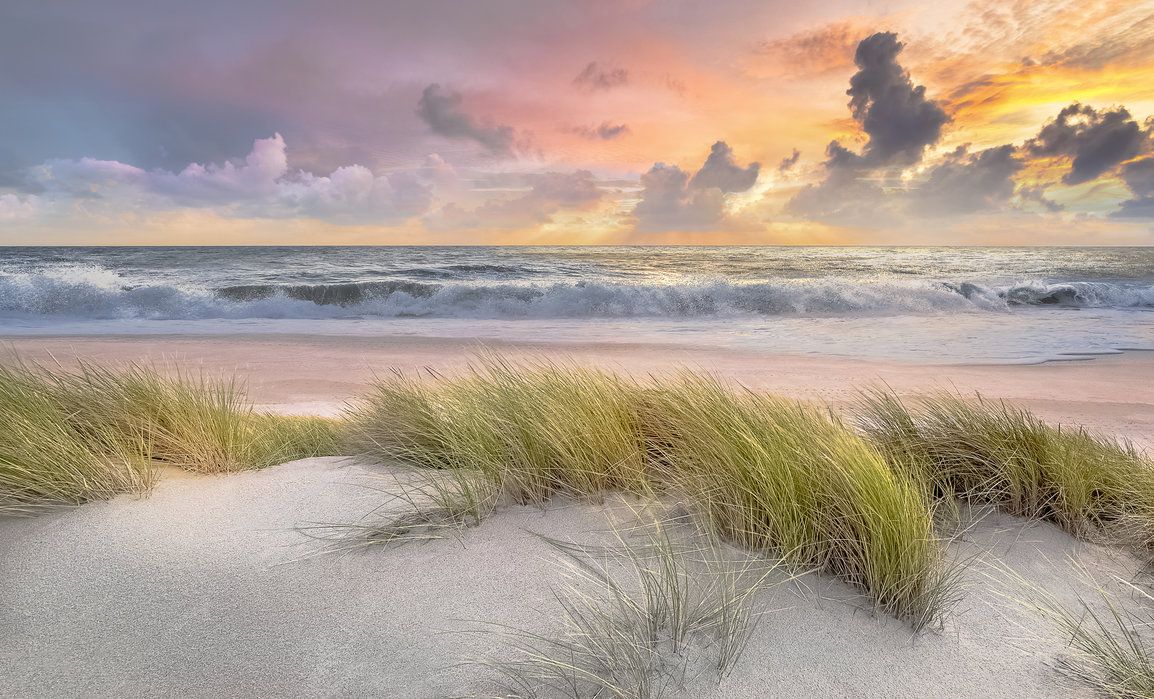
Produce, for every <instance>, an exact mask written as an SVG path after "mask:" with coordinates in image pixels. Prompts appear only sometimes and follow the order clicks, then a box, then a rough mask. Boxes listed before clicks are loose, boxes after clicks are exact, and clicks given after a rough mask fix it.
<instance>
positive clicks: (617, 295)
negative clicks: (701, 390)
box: [0, 247, 1154, 362]
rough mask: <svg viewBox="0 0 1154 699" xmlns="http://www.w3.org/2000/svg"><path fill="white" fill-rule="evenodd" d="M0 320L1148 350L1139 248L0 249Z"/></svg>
mask: <svg viewBox="0 0 1154 699" xmlns="http://www.w3.org/2000/svg"><path fill="white" fill-rule="evenodd" d="M0 332H2V333H4V334H9V335H16V334H20V335H27V334H53V333H68V334H119V333H196V334H200V333H242V332H244V333H253V332H274V333H275V332H291V333H313V334H358V335H398V334H400V335H423V336H447V337H475V338H479V339H507V340H522V341H557V342H568V341H597V342H602V341H603V342H635V343H654V342H660V343H685V344H693V345H707V346H716V347H728V348H740V349H747V350H748V349H754V350H762V351H765V352H771V353H790V354H811V355H825V356H845V357H860V358H887V359H900V360H912V361H928V362H1032V361H1044V360H1048V359H1059V358H1070V357H1074V356H1081V355H1087V354H1099V353H1111V352H1117V351H1119V350H1124V349H1154V248H874V247H868V248H844V247H837V248H832V247H812V248H805V247H801V248H798V247H748V248H747V247H718V248H699V247H616V248H614V247H593V248H590V247H552V248H541V247H534V248H526V247H521V248H482V247H455V248H427V247H320V248H317V247H278V248H267V247H205V248H146V247H138V248H36V247H10V248H0Z"/></svg>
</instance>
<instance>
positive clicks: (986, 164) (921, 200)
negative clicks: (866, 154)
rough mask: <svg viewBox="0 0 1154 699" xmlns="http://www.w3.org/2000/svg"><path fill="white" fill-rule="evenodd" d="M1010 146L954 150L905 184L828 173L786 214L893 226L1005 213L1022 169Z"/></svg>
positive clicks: (841, 172)
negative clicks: (915, 219)
mask: <svg viewBox="0 0 1154 699" xmlns="http://www.w3.org/2000/svg"><path fill="white" fill-rule="evenodd" d="M1023 166H1024V165H1023V163H1022V162H1021V160H1020V158H1019V157H1018V151H1017V149H1016V148H1014V146H1012V145H1004V146H997V147H995V148H988V149H986V150H982V151H978V152H976V153H970V152H968V151H967V150H966V149H965V148H964V147H961V148H958V149H957V150H955V151H954V152H953V153H951V154H950V155H948V156H946V158H945V159H943V160H942V161H941V162H939V163H937V164H935V165H933V166H931V167H929V168H927V169H926V170H925V171H924V172H922V173H921V174H920V176H918V177H917V178H916V179H915V180H914V181H913V182H912V183H910V184H909V185H903V184H902V183H900V182H896V181H895V182H891V183H888V185H886V186H883V184H882V183H880V182H877V181H874V180H871V179H866V178H862V177H860V176H859V174H858V173H856V172H854V171H852V170H836V169H835V170H832V171H831V172H830V173H829V175H828V176H827V178H826V179H825V181H823V182H822V183H821V184H819V185H816V186H811V187H806V188H805V189H803V190H802V191H801V192H799V193H798V195H797V196H796V197H794V199H793V200H791V201H790V203H789V204H788V205H787V211H789V212H790V213H796V214H799V215H806V216H814V217H817V218H820V219H821V220H825V221H829V222H832V223H841V224H856V225H868V224H871V223H872V224H881V223H897V222H900V221H902V220H905V219H906V218H908V217H910V216H916V217H920V218H934V217H940V216H964V215H970V214H978V213H987V212H992V211H999V210H1002V209H1004V208H1005V207H1006V206H1007V205H1008V204H1009V202H1010V200H1011V199H1012V198H1013V197H1014V195H1015V182H1014V176H1015V175H1016V174H1017V173H1018V172H1020V171H1021V170H1022V168H1023Z"/></svg>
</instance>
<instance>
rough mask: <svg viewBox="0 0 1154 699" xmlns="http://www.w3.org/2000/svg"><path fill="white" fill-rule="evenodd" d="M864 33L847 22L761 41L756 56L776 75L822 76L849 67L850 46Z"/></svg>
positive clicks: (850, 64)
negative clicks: (763, 60) (782, 37)
mask: <svg viewBox="0 0 1154 699" xmlns="http://www.w3.org/2000/svg"><path fill="white" fill-rule="evenodd" d="M865 33H866V32H865V31H863V30H862V29H861V28H859V27H855V26H854V25H852V24H849V23H847V22H838V23H834V24H828V25H826V26H824V27H818V28H816V29H809V30H806V31H803V32H798V33H796V34H793V35H791V36H788V37H785V38H784V39H774V40H772V41H762V42H761V43H760V44H758V46H757V49H756V54H757V56H758V57H760V58H764V59H765V67H766V68H768V69H769V70H771V71H772V72H774V73H777V74H794V75H801V76H804V75H822V74H825V73H832V72H834V71H837V70H842V69H844V68H848V67H850V66H852V65H853V61H852V60H851V57H852V56H853V52H854V47H855V46H857V44H858V42H859V41H861V38H862V36H863V35H864V34H865Z"/></svg>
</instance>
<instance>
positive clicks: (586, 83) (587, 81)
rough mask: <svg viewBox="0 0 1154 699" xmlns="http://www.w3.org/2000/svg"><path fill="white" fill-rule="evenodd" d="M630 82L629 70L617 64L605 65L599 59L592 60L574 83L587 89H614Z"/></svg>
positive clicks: (574, 79)
mask: <svg viewBox="0 0 1154 699" xmlns="http://www.w3.org/2000/svg"><path fill="white" fill-rule="evenodd" d="M628 82H629V71H628V70H626V69H624V68H620V67H617V66H603V65H601V64H600V63H598V62H597V61H590V63H589V64H588V65H587V66H585V68H584V69H583V70H582V71H581V72H580V73H578V74H577V77H575V78H573V84H574V85H577V86H578V87H581V88H583V89H586V90H590V91H595V90H612V89H613V88H615V87H621V86H622V85H625V84H627V83H628Z"/></svg>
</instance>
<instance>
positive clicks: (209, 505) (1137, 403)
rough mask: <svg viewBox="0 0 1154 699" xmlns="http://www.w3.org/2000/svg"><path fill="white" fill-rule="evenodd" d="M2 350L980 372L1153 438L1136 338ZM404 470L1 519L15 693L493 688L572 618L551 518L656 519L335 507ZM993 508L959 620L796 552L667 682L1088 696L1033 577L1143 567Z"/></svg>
mask: <svg viewBox="0 0 1154 699" xmlns="http://www.w3.org/2000/svg"><path fill="white" fill-rule="evenodd" d="M4 346H5V354H4V357H5V360H4V361H5V362H7V363H9V364H10V363H12V362H14V361H16V358H19V359H20V360H23V361H31V362H39V363H51V364H53V365H57V364H58V365H59V367H60V368H63V369H69V368H74V367H76V366H77V363H78V362H87V363H90V364H94V365H98V366H106V367H111V368H114V369H115V368H124V367H126V366H128V365H130V364H143V365H151V366H155V367H157V368H159V369H160V370H161V371H162V372H166V373H168V374H170V375H176V374H182V375H184V376H186V377H187V376H191V375H195V374H197V373H201V372H203V374H204V375H206V376H235V377H237V378H238V379H240V380H241V381H242V382H243V383H244V384H246V385H247V390H248V392H249V395H250V397H251V399H252V400H253V401H254V403H255V404H256V405H257V407H258V408H259V409H262V410H268V411H274V412H279V413H284V414H316V415H339V414H340V413H341V412H342V410H344V409H345V407H346V406H347V405H349V404H350V401H352V402H354V403H355V401H356V399H357V398H358V397H359V396H362V395H364V393H365V391H366V389H367V386H368V384H369V382H371V381H372V380H373V379H374V376H383V375H387V374H388V373H389V372H390V371H391V370H393V369H399V370H402V371H404V372H409V373H413V374H414V375H415V374H417V373H419V372H425V375H426V376H429V375H436V376H440V377H442V378H448V377H453V376H458V375H461V374H462V372H464V371H465V370H466V369H467V367H469V366H470V364H471V363H474V364H475V363H476V362H477V361H479V360H481V359H483V358H484V357H485V356H500V357H503V358H506V359H508V360H510V361H513V362H517V361H535V360H542V359H545V360H550V361H554V362H560V363H572V364H573V365H580V366H594V367H599V368H604V369H609V370H612V371H614V372H618V373H621V374H629V375H632V376H635V377H638V378H641V379H644V378H645V377H648V376H669V375H674V374H676V372H678V371H680V370H683V369H690V370H694V371H698V372H709V373H713V374H716V375H718V376H720V377H722V378H723V379H725V380H726V381H731V382H734V383H735V384H740V385H742V386H746V387H749V388H752V389H756V390H758V391H769V392H774V393H778V394H781V395H784V396H788V397H793V398H801V399H805V400H815V401H825V402H827V403H828V404H829V405H831V406H832V407H833V408H834V409H835V410H838V409H842V408H845V407H847V406H849V405H850V404H851V403H852V402H853V401H855V400H857V399H858V397H859V395H860V394H859V392H860V391H862V390H865V389H868V388H871V387H877V386H889V387H890V388H891V389H893V390H894V391H895V392H896V393H897V394H899V395H901V396H914V395H918V394H923V393H926V392H932V391H940V390H951V391H958V392H961V393H963V394H970V393H972V392H975V391H976V392H980V393H981V394H983V395H985V396H987V397H989V398H993V399H1004V400H1008V401H1011V402H1012V403H1013V404H1015V405H1020V406H1023V407H1027V408H1029V409H1030V410H1032V411H1034V412H1036V413H1037V414H1038V415H1040V416H1042V417H1044V418H1046V419H1047V420H1049V421H1052V422H1059V423H1062V424H1066V425H1084V426H1086V427H1087V428H1089V429H1091V430H1093V431H1095V432H1101V433H1103V434H1108V435H1118V436H1121V437H1124V438H1129V439H1132V440H1134V441H1135V442H1136V443H1138V444H1139V445H1140V446H1145V447H1149V446H1150V444H1151V442H1150V441H1149V440H1150V435H1152V434H1154V387H1152V386H1151V385H1150V383H1149V381H1148V380H1147V377H1148V376H1149V375H1150V371H1151V369H1154V355H1150V354H1147V353H1141V352H1134V353H1125V354H1121V355H1115V356H1108V357H1097V358H1092V359H1089V358H1088V359H1084V360H1080V361H1061V362H1046V363H1039V364H1031V365H1022V364H1017V365H1000V366H999V365H989V364H982V365H977V364H971V365H965V364H952V365H926V364H911V363H908V362H906V363H903V362H892V361H891V362H880V361H863V360H853V359H835V358H829V357H799V356H781V355H770V354H765V353H754V352H740V351H735V350H720V349H717V348H693V347H686V346H684V345H677V346H660V345H645V346H636V345H628V344H622V343H615V344H573V343H568V344H566V343H534V344H529V343H501V342H484V343H481V342H479V341H462V340H455V339H451V338H449V339H438V338H411V337H392V338H390V337H373V338H355V337H353V338H350V337H324V336H302V335H270V334H260V335H249V336H244V335H239V336H221V335H215V336H212V335H207V336H159V335H154V336H120V337H107V336H104V337H91V336H89V337H78V336H60V337H36V338H21V337H9V338H6V339H5V340H4ZM426 370H427V372H426ZM407 474H410V472H409V471H408V470H407V469H398V468H397V467H396V466H395V465H391V464H387V463H386V464H373V463H368V462H365V461H363V460H362V461H359V462H358V461H354V460H350V459H347V458H342V457H325V458H315V459H305V460H300V461H295V462H292V463H287V464H282V465H277V466H273V467H270V468H266V469H264V470H259V471H249V472H244V473H238V474H229V475H210V476H201V475H190V474H187V473H184V472H181V471H176V470H174V469H170V470H167V471H164V472H163V473H162V475H161V478H160V480H159V482H158V483H157V485H156V486H155V488H154V489H153V490H152V492H150V493H148V494H146V495H143V496H134V495H122V496H119V497H116V498H114V499H112V500H110V501H107V502H94V503H89V504H85V505H83V506H81V507H78V508H68V509H64V510H57V511H52V512H47V513H44V514H40V515H39V516H36V517H32V518H0V540H3V541H4V545H3V547H2V550H0V571H2V572H0V575H2V577H3V579H4V584H5V603H4V605H3V606H2V608H0V628H2V629H3V631H2V632H0V633H2V634H3V639H2V640H3V642H2V643H0V647H2V648H3V650H2V651H0V676H2V679H3V683H4V684H3V686H4V687H5V692H4V693H5V694H8V695H11V696H28V695H38V696H69V695H72V696H74V695H78V694H83V695H87V696H126V695H131V696H171V695H176V694H180V695H184V696H244V695H249V696H251V695H253V694H257V695H261V696H364V695H370V694H371V695H378V696H396V697H439V696H459V695H462V694H464V695H470V694H476V693H480V694H481V695H486V692H487V691H491V689H486V688H490V687H491V685H490V684H487V683H488V682H491V681H493V678H494V672H493V670H492V668H491V667H490V666H488V665H484V664H477V663H478V662H480V660H479V659H487V660H485V662H491V660H492V658H494V657H497V658H500V657H502V654H506V655H507V654H510V653H511V651H509V650H508V649H507V648H504V647H503V645H502V643H503V641H502V640H501V635H500V634H496V635H494V634H493V633H491V632H492V631H493V629H506V628H517V629H521V630H525V631H528V632H531V633H534V634H539V635H540V636H541V637H547V636H549V635H550V634H557V633H560V632H561V625H560V624H561V622H560V621H559V619H560V618H561V617H562V616H563V615H562V614H561V611H562V609H561V608H560V607H558V606H557V605H558V604H559V600H560V599H561V598H559V597H558V596H557V594H558V590H561V589H564V585H565V584H566V583H567V580H568V578H567V574H566V572H565V569H564V567H562V566H559V565H558V559H559V556H558V555H557V551H556V550H554V549H553V548H551V546H550V545H549V544H548V543H547V540H546V539H542V538H541V536H544V537H554V538H557V539H563V540H567V541H579V542H595V541H600V540H603V539H604V537H605V536H606V532H607V531H609V530H610V529H611V528H613V527H621V526H624V527H626V528H628V527H630V526H634V525H633V524H629V523H630V522H631V521H633V520H635V519H637V513H636V512H635V511H634V510H633V509H632V507H635V505H633V506H630V505H629V503H630V502H634V503H636V501H631V500H629V499H625V500H622V499H620V498H618V496H615V495H611V496H608V497H605V498H594V499H591V500H581V499H578V500H566V499H555V500H553V501H551V502H550V503H549V504H548V505H546V506H544V507H533V506H511V507H506V508H502V509H500V510H499V511H498V512H496V513H495V514H494V515H492V516H491V517H490V518H488V519H486V520H485V521H484V522H483V523H481V524H480V525H479V526H476V527H469V528H466V529H464V530H462V531H460V532H456V533H453V534H451V535H448V536H445V537H444V538H438V539H437V540H432V541H427V542H417V543H411V544H406V545H404V546H399V547H389V546H369V547H364V546H354V547H353V548H352V549H346V548H345V547H344V546H343V544H342V543H341V540H340V539H339V537H338V538H337V539H336V540H334V539H332V538H331V537H330V536H329V531H330V529H329V528H330V527H331V526H333V525H342V526H343V525H359V524H361V523H365V522H373V521H376V520H378V519H380V518H382V517H386V516H387V514H388V512H389V511H390V508H397V507H403V506H404V503H403V502H400V503H398V502H397V501H395V500H394V501H391V502H390V500H389V499H388V498H387V497H384V496H383V495H382V494H383V493H389V492H396V491H397V488H398V484H400V483H403V481H404V480H405V479H406V478H408V477H409V475H407ZM974 517H975V518H974V519H973V521H971V522H970V523H969V524H968V525H967V526H966V528H965V529H964V534H963V535H962V536H960V537H958V538H957V539H955V540H953V541H952V542H951V543H949V545H948V549H947V555H948V556H949V557H950V558H951V560H964V561H966V566H965V569H964V572H963V574H962V584H961V588H960V589H961V595H962V597H961V601H960V603H958V604H957V605H956V607H954V608H953V610H952V611H951V613H950V614H948V615H947V616H945V617H944V619H943V621H942V622H941V624H940V626H938V627H936V628H934V629H933V630H930V631H928V632H927V631H923V632H915V631H913V630H911V628H910V626H909V625H907V624H905V623H903V622H901V621H900V620H897V619H894V618H889V617H887V616H886V615H885V614H879V613H878V612H876V611H875V610H873V609H871V607H870V604H869V602H868V600H866V599H864V598H863V597H862V595H861V594H860V593H859V592H858V591H856V590H854V589H853V588H852V587H850V586H847V585H846V584H844V583H843V582H840V581H838V580H837V579H835V578H833V577H829V576H826V575H822V574H815V573H808V574H804V575H802V576H801V577H794V575H796V574H794V575H787V574H785V573H784V572H782V573H780V574H776V575H775V576H774V577H773V579H772V580H771V582H770V584H767V585H766V586H765V589H763V590H762V591H761V592H759V593H758V595H757V601H758V610H759V611H758V616H757V619H758V623H757V625H756V626H755V627H754V629H753V630H752V632H751V634H750V636H749V641H748V645H747V646H746V648H745V650H744V653H743V655H742V657H741V659H740V660H739V662H737V663H736V664H735V666H734V667H733V669H732V671H731V673H730V674H728V676H727V677H726V678H725V679H723V680H721V681H720V682H719V681H718V679H717V678H716V677H715V676H714V674H711V673H708V672H703V671H701V669H700V668H697V669H692V668H690V672H689V673H688V675H686V676H684V677H682V678H681V680H680V683H679V684H678V685H677V686H674V687H671V688H670V691H671V693H672V694H671V695H673V696H717V697H722V696H763V695H767V694H770V695H775V696H813V695H815V694H820V695H825V696H893V695H897V694H913V695H918V696H946V695H950V696H1007V697H1008V696H1017V697H1035V696H1036V697H1044V696H1055V695H1063V696H1082V695H1084V691H1085V690H1084V688H1082V687H1080V686H1078V685H1077V684H1076V683H1072V682H1070V681H1069V680H1067V679H1066V678H1064V677H1063V676H1062V675H1060V674H1059V673H1058V672H1056V670H1055V663H1056V662H1057V661H1058V660H1059V659H1060V658H1061V657H1064V655H1065V654H1067V652H1068V651H1067V649H1066V646H1065V642H1066V641H1065V639H1064V638H1063V637H1062V635H1061V634H1060V633H1058V632H1056V630H1055V629H1054V627H1053V626H1052V625H1050V624H1048V623H1047V622H1046V620H1045V619H1043V618H1041V617H1039V616H1038V615H1037V614H1036V613H1034V612H1033V611H1031V609H1030V608H1029V604H1028V602H1027V601H1026V600H1028V599H1029V596H1030V594H1032V593H1031V592H1030V590H1031V589H1034V588H1031V587H1023V586H1022V584H1021V581H1028V582H1029V585H1030V586H1037V589H1042V590H1045V591H1047V593H1049V594H1052V595H1055V596H1056V598H1057V599H1058V600H1060V601H1061V602H1062V603H1064V604H1068V605H1071V606H1073V607H1076V606H1077V605H1078V604H1080V603H1081V602H1080V600H1085V599H1090V600H1093V599H1094V597H1093V596H1094V594H1095V587H1094V585H1095V584H1096V583H1095V582H1094V581H1099V582H1100V581H1101V580H1110V579H1112V576H1117V577H1118V578H1119V579H1130V578H1131V577H1132V576H1133V575H1134V574H1135V573H1136V571H1137V570H1138V569H1140V568H1141V563H1140V562H1139V561H1137V560H1136V559H1134V558H1131V557H1130V556H1128V555H1127V554H1125V553H1123V552H1121V551H1119V550H1117V549H1112V548H1108V547H1103V546H1097V545H1094V544H1092V543H1087V542H1084V541H1079V540H1077V539H1075V538H1073V537H1071V536H1070V535H1069V534H1067V533H1065V532H1063V531H1061V530H1059V529H1058V528H1056V527H1055V526H1054V525H1053V524H1049V523H1046V522H1030V521H1027V520H1023V519H1019V518H1014V517H1009V516H1006V515H1003V514H999V513H997V512H993V511H983V512H980V513H975V515H974ZM318 529H319V531H320V532H321V533H322V536H321V537H320V539H319V540H318V538H317V537H316V536H314V535H313V534H315V532H316V531H318ZM337 531H339V529H337ZM538 535H540V536H538ZM675 535H677V536H680V534H675ZM561 558H563V557H561ZM1087 571H1091V575H1090V576H1089V578H1087ZM493 625H497V626H493ZM485 630H487V631H485ZM479 631H482V632H479ZM686 662H689V661H688V660H687V661H686Z"/></svg>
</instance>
